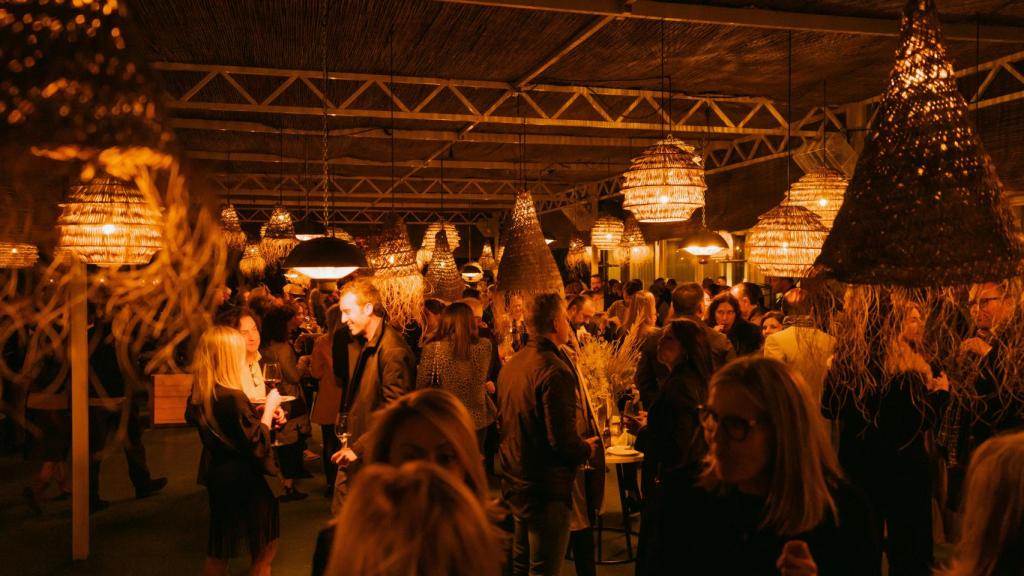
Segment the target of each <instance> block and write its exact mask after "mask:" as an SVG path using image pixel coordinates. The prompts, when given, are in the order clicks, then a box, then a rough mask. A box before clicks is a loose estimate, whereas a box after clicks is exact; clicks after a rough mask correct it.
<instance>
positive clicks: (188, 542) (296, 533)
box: [0, 428, 633, 576]
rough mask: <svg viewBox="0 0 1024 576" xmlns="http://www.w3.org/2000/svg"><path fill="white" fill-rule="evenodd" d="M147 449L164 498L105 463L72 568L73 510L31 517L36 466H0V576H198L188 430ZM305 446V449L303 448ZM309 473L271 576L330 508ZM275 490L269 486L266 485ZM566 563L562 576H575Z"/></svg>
mask: <svg viewBox="0 0 1024 576" xmlns="http://www.w3.org/2000/svg"><path fill="white" fill-rule="evenodd" d="M145 444H146V449H147V452H148V459H149V464H150V468H151V470H152V472H153V475H154V476H167V477H168V478H169V479H170V483H169V484H168V486H167V488H166V489H164V491H163V492H161V493H160V494H158V495H156V496H152V497H150V498H147V499H144V500H135V499H134V497H133V496H134V494H133V492H132V487H131V483H130V482H129V481H128V472H127V466H126V464H125V461H124V457H123V455H122V454H121V453H114V454H113V455H112V456H111V457H110V458H108V459H107V460H106V461H105V462H104V466H103V472H102V476H101V479H100V486H101V494H102V497H103V498H104V499H106V500H109V501H110V502H111V506H110V508H109V509H107V510H104V511H102V512H98V513H96V514H95V515H94V516H93V518H92V547H91V555H90V557H89V559H88V560H86V561H83V562H78V563H72V561H71V508H70V503H69V502H51V503H47V504H46V505H44V511H43V514H42V515H41V516H36V515H34V514H33V513H32V512H31V511H30V510H29V508H28V506H27V505H26V504H25V502H24V500H23V498H22V494H21V492H22V489H23V488H24V486H26V485H27V483H28V481H29V479H30V477H31V476H32V474H33V473H34V472H35V471H36V468H35V464H34V463H30V462H26V461H24V460H23V459H22V458H21V457H20V456H17V455H4V456H0V479H2V480H0V574H11V575H17V576H37V575H38V576H43V575H46V576H49V575H66V574H74V575H90V576H91V575H96V576H100V575H102V576H135V575H138V576H143V575H145V576H182V575H191V574H197V573H198V571H199V566H200V564H201V562H202V560H203V555H204V554H203V552H204V550H205V547H206V533H207V527H206V522H207V507H206V493H205V491H204V489H203V488H202V487H201V486H199V485H197V484H196V481H195V475H196V466H197V462H198V458H199V441H198V437H197V435H196V433H195V431H194V430H192V429H190V428H166V429H158V430H151V431H148V432H147V433H146V436H145ZM310 445H311V446H312V445H313V442H312V441H311V442H310ZM308 467H309V469H310V471H311V472H313V473H314V478H313V479H311V480H303V481H301V482H302V483H301V484H300V487H301V489H302V490H303V491H306V492H309V493H310V497H309V498H308V499H306V500H304V501H300V502H292V503H288V504H282V505H281V543H280V547H279V552H278V554H277V558H276V559H275V561H274V573H275V574H281V575H285V576H292V575H296V576H306V575H308V574H309V572H310V560H311V558H312V555H313V546H314V543H315V537H316V533H317V530H318V529H319V528H320V526H321V525H322V524H323V523H324V522H326V521H327V520H328V518H329V514H330V513H329V503H328V501H327V500H326V499H324V498H323V497H322V496H321V493H322V491H323V486H324V483H323V475H322V473H321V472H320V464H319V462H315V463H310V464H309V466H308ZM609 480H610V483H609V486H608V488H609V493H608V503H609V504H610V506H609V507H610V508H611V511H610V512H609V516H610V518H609V522H610V523H613V524H614V523H616V522H617V521H618V520H617V516H618V514H617V509H618V499H617V498H616V497H615V496H614V494H615V491H614V490H615V487H614V474H609ZM272 484H273V482H272ZM622 546H623V541H622V536H621V535H617V534H612V533H609V534H607V535H606V537H605V554H606V555H607V556H608V557H614V556H615V555H616V554H617V553H620V552H622V551H623V548H622ZM245 567H246V562H245V560H244V559H242V558H239V559H237V560H235V562H234V563H233V564H232V568H233V573H234V574H242V573H244V569H245ZM574 573H575V572H574V570H573V569H572V563H571V562H568V563H566V565H565V568H564V570H563V574H565V575H566V576H570V575H573V574H574ZM598 573H599V574H601V576H618V575H625V574H632V573H633V565H632V564H624V565H619V566H601V567H599V568H598Z"/></svg>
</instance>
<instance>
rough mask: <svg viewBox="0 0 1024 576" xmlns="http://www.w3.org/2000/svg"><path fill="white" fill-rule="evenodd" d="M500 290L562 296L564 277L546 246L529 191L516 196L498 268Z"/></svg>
mask: <svg viewBox="0 0 1024 576" xmlns="http://www.w3.org/2000/svg"><path fill="white" fill-rule="evenodd" d="M498 290H499V291H501V292H505V293H510V292H517V293H531V294H541V293H549V292H558V293H562V290H563V288H562V276H561V274H559V272H558V266H557V265H555V258H554V256H552V255H551V250H548V248H547V245H546V244H545V243H544V233H543V232H542V231H541V228H540V221H539V220H537V210H536V208H534V205H533V196H532V195H531V194H530V193H529V192H528V191H526V190H522V191H520V192H519V193H518V194H517V195H516V203H515V206H514V207H513V208H512V218H511V222H510V223H509V226H508V233H507V236H506V237H505V244H504V254H503V255H502V258H501V263H500V264H499V265H498Z"/></svg>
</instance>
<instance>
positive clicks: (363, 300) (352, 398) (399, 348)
mask: <svg viewBox="0 0 1024 576" xmlns="http://www.w3.org/2000/svg"><path fill="white" fill-rule="evenodd" d="M338 307H339V308H340V310H341V321H342V322H343V323H345V325H346V326H347V327H348V329H349V332H350V333H351V335H352V337H353V338H354V339H355V340H356V341H357V342H360V343H361V350H360V352H359V356H358V358H357V359H356V363H355V366H354V367H353V368H352V369H351V379H350V380H349V384H348V385H347V386H345V390H344V391H343V393H342V400H341V407H340V410H341V414H342V415H344V416H346V417H347V422H346V432H348V434H349V439H348V443H349V445H348V446H342V448H341V450H339V451H338V452H335V453H334V455H333V456H331V460H332V461H334V462H335V463H336V464H338V466H339V468H341V469H342V470H344V469H346V468H349V467H350V466H351V465H352V464H353V463H355V462H356V461H358V460H359V458H360V454H361V453H362V450H363V448H364V447H363V444H362V440H363V434H364V433H365V432H366V431H367V429H368V428H369V426H370V418H371V416H372V414H373V413H374V412H376V411H377V410H380V409H381V408H384V407H385V406H387V405H388V404H389V403H391V401H393V400H395V399H397V398H399V397H400V396H403V395H404V394H406V393H408V392H411V391H412V389H413V388H414V387H415V384H416V356H415V355H414V354H413V352H412V350H411V349H410V348H409V345H408V344H406V342H405V339H404V338H403V337H402V334H401V333H399V332H398V331H397V330H395V329H394V328H393V327H391V325H389V324H388V323H387V322H385V321H384V317H383V314H384V309H383V307H382V305H381V300H380V293H379V292H378V291H377V288H376V287H375V286H374V285H373V282H372V281H371V280H370V279H369V278H359V279H356V280H353V281H352V282H349V283H348V284H346V285H345V286H344V287H343V288H342V289H341V299H340V300H339V302H338ZM347 484H348V477H347V475H346V474H344V473H341V471H340V470H339V473H338V476H337V480H336V481H335V486H334V503H333V504H332V507H331V508H332V510H336V509H337V508H339V507H340V505H341V502H342V501H343V499H344V496H345V492H346V491H347Z"/></svg>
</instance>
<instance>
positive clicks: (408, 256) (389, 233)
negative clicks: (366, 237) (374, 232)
mask: <svg viewBox="0 0 1024 576" xmlns="http://www.w3.org/2000/svg"><path fill="white" fill-rule="evenodd" d="M367 261H368V262H369V263H370V268H373V275H374V277H377V278H389V277H398V276H406V275H409V274H411V273H415V274H417V275H419V274H420V271H419V266H418V265H417V264H416V251H415V250H413V249H412V244H411V243H410V242H409V230H408V228H407V227H406V225H405V221H404V220H402V219H401V218H398V217H389V218H388V220H387V221H386V222H385V224H384V229H383V231H382V232H381V233H380V235H378V236H376V237H375V238H373V239H372V240H371V242H370V244H369V245H368V246H367Z"/></svg>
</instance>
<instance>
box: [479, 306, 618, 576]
mask: <svg viewBox="0 0 1024 576" xmlns="http://www.w3.org/2000/svg"><path fill="white" fill-rule="evenodd" d="M532 304H533V305H532V306H531V309H530V313H529V318H528V327H529V330H530V335H531V337H530V342H529V343H528V344H527V346H526V347H525V348H523V349H522V350H520V351H519V352H518V353H516V354H515V355H514V356H512V358H510V359H509V361H508V363H506V364H505V366H504V367H503V368H502V370H501V375H500V376H499V379H498V394H499V398H500V400H501V402H500V405H501V414H500V419H501V431H502V438H501V448H500V452H499V458H500V459H501V468H502V471H503V477H502V492H503V494H504V497H505V500H506V501H507V502H508V504H509V506H510V508H511V510H512V514H513V516H514V517H515V537H514V542H513V551H512V555H513V558H512V573H513V574H515V575H517V576H518V575H526V574H545V575H547V574H551V575H556V574H558V573H559V570H560V567H561V561H562V557H563V556H564V555H565V549H566V545H567V542H568V539H569V523H570V518H571V515H572V501H573V484H574V482H575V479H576V473H577V470H578V468H579V467H580V466H582V465H583V464H584V463H585V462H587V461H588V459H590V458H591V457H593V456H594V455H595V453H596V452H597V451H598V450H599V448H598V442H599V438H598V437H596V436H595V437H591V438H586V439H585V438H583V437H582V436H581V435H580V433H579V429H580V428H579V427H578V426H577V412H578V405H579V403H580V402H583V401H584V400H583V399H582V397H581V395H580V385H579V380H578V378H577V375H576V372H575V370H573V368H572V363H571V360H570V359H569V358H568V356H567V355H566V353H565V351H564V350H563V349H562V347H563V346H565V345H566V344H567V343H568V342H569V339H570V334H571V332H570V327H569V320H568V315H567V313H566V308H565V302H564V301H563V300H562V297H561V296H559V295H558V294H542V295H540V296H537V297H536V298H535V299H534V301H533V303H532Z"/></svg>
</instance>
